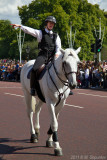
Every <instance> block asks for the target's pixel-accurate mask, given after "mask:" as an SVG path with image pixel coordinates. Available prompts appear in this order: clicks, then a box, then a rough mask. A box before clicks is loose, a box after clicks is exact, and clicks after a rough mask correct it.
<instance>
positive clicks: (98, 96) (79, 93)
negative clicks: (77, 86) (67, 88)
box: [78, 93, 107, 98]
mask: <svg viewBox="0 0 107 160" xmlns="http://www.w3.org/2000/svg"><path fill="white" fill-rule="evenodd" d="M78 94H83V95H86V96H94V97H106V98H107V96H101V95H96V94H87V93H78Z"/></svg>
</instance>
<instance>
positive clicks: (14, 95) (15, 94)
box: [4, 93, 84, 108]
mask: <svg viewBox="0 0 107 160" xmlns="http://www.w3.org/2000/svg"><path fill="white" fill-rule="evenodd" d="M4 94H8V95H11V96H17V97H24V96H22V95H18V94H12V93H4ZM65 105H66V106H71V107H75V108H84V107H81V106H75V105H71V104H65Z"/></svg>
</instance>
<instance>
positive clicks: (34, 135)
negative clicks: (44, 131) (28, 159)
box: [30, 134, 38, 143]
mask: <svg viewBox="0 0 107 160" xmlns="http://www.w3.org/2000/svg"><path fill="white" fill-rule="evenodd" d="M30 142H31V143H37V142H38V137H37V135H36V134H32V135H31V139H30Z"/></svg>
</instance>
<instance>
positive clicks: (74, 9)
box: [19, 0, 107, 60]
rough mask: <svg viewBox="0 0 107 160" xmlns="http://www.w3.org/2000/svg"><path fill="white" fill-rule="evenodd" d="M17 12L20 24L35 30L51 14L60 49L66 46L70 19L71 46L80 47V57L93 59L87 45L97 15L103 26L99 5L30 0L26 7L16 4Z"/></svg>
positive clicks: (80, 0)
mask: <svg viewBox="0 0 107 160" xmlns="http://www.w3.org/2000/svg"><path fill="white" fill-rule="evenodd" d="M19 15H20V18H21V20H22V24H24V25H28V26H31V27H33V28H37V29H41V28H43V27H44V20H45V18H46V17H47V16H49V15H53V16H55V17H56V19H57V24H56V26H55V31H57V32H58V33H59V35H60V37H61V41H62V47H64V48H67V47H68V39H67V32H68V33H69V32H70V23H71V22H72V28H73V33H72V34H73V35H74V32H75V31H76V39H75V45H74V48H77V47H79V46H81V47H82V51H81V53H80V58H81V59H86V60H88V59H90V60H92V59H93V54H94V53H92V52H91V44H92V43H93V42H95V32H94V28H96V29H97V30H98V29H99V18H101V21H102V24H101V25H102V28H103V27H104V26H105V25H107V19H106V16H105V15H107V14H105V12H104V11H103V10H101V9H100V8H99V5H92V4H90V3H88V1H87V0H66V1H65V0H33V1H32V2H31V3H30V4H29V5H28V6H23V7H19Z"/></svg>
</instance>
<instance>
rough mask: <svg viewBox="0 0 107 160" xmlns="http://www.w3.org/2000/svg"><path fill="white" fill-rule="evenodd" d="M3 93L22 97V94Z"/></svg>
mask: <svg viewBox="0 0 107 160" xmlns="http://www.w3.org/2000/svg"><path fill="white" fill-rule="evenodd" d="M4 94H8V95H11V96H17V97H24V96H22V95H18V94H12V93H4Z"/></svg>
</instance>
